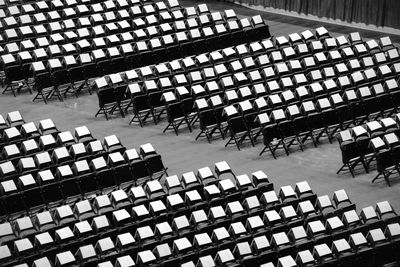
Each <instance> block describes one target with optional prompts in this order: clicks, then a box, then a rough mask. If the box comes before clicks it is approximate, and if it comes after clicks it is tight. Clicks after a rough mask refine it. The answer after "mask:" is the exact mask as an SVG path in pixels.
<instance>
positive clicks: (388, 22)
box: [239, 0, 400, 29]
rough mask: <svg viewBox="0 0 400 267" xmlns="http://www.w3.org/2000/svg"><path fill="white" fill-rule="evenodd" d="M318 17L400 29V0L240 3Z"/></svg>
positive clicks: (246, 0)
mask: <svg viewBox="0 0 400 267" xmlns="http://www.w3.org/2000/svg"><path fill="white" fill-rule="evenodd" d="M239 1H240V2H241V3H246V4H250V5H262V6H264V7H273V8H279V9H284V10H287V11H294V12H297V13H303V14H307V15H313V16H318V17H325V18H332V19H340V20H342V21H346V22H359V23H365V24H373V25H376V26H381V27H383V26H386V27H392V28H397V29H400V14H399V13H400V0H239Z"/></svg>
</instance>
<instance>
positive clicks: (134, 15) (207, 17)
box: [3, 2, 236, 39]
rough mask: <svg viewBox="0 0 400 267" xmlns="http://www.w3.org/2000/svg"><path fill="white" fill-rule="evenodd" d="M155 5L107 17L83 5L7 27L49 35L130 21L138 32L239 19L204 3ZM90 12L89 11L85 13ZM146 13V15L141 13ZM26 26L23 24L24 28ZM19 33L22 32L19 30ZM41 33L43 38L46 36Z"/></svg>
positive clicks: (11, 21) (109, 13)
mask: <svg viewBox="0 0 400 267" xmlns="http://www.w3.org/2000/svg"><path fill="white" fill-rule="evenodd" d="M154 6H156V7H157V12H156V11H155V9H154V7H153V6H152V5H145V6H143V7H142V9H143V11H142V10H141V6H134V7H131V8H129V9H125V8H124V9H119V10H114V11H106V12H104V13H103V14H101V13H94V14H91V15H90V14H87V13H88V9H87V7H85V6H79V8H78V9H77V10H76V11H75V10H74V9H71V8H69V9H64V10H63V13H62V15H60V14H59V13H58V12H57V11H52V12H49V13H48V14H47V13H37V14H35V15H33V16H31V17H29V16H28V17H26V16H24V17H22V19H24V21H21V17H20V18H19V19H18V18H15V17H8V18H4V19H3V24H5V26H6V27H7V28H8V29H12V28H14V29H18V27H19V28H20V30H19V31H21V27H24V26H28V25H32V26H33V27H35V25H38V24H42V25H44V26H45V28H47V30H48V33H55V32H58V31H59V29H58V28H56V27H55V26H57V24H59V25H63V28H64V29H75V28H83V27H89V28H91V27H94V26H96V25H102V24H106V23H110V22H119V21H122V20H126V21H127V22H128V23H129V25H131V27H132V29H134V30H137V29H141V28H143V27H145V26H146V25H147V26H152V25H159V24H162V23H171V22H172V23H173V22H174V21H183V20H185V21H186V20H188V21H189V24H188V26H191V27H194V25H193V23H196V24H197V23H200V24H202V25H203V26H210V25H214V24H219V23H224V22H225V21H227V20H230V19H235V18H236V14H235V13H234V11H233V10H229V11H228V10H227V11H225V12H224V13H223V15H221V13H219V12H213V13H210V11H209V10H208V7H207V5H205V4H201V5H199V6H196V7H187V8H184V9H182V10H168V8H167V7H166V5H165V4H164V3H163V2H158V3H156V4H155V5H154ZM85 11H86V12H85ZM142 12H143V14H141V13H142ZM21 24H22V25H21ZM17 31H18V30H17ZM11 32H12V31H9V32H8V33H7V32H6V33H5V35H4V38H6V39H9V38H10V34H9V33H11ZM43 34H44V33H43V32H40V35H43Z"/></svg>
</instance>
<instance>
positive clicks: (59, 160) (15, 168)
mask: <svg viewBox="0 0 400 267" xmlns="http://www.w3.org/2000/svg"><path fill="white" fill-rule="evenodd" d="M92 140H93V139H92ZM44 142H45V141H43V142H39V144H40V146H39V147H38V146H37V144H36V143H35V140H30V141H26V142H23V143H22V145H21V148H22V153H23V154H24V155H21V154H18V153H17V152H18V147H16V146H15V147H7V149H8V151H7V150H5V151H4V153H5V154H6V153H8V152H10V151H11V152H13V151H14V152H16V153H15V154H16V155H14V158H12V159H7V160H6V161H4V162H3V163H1V164H0V174H1V175H0V176H1V179H2V180H5V179H14V180H15V181H16V180H17V178H18V176H20V175H25V174H29V173H32V174H36V173H37V172H38V171H40V170H45V169H51V170H53V171H54V170H55V169H56V168H57V167H58V166H61V165H71V166H72V165H73V164H74V163H75V161H78V160H79V161H81V160H93V159H94V158H98V157H103V156H105V157H107V156H108V154H111V153H114V152H120V153H123V152H124V151H125V150H126V148H125V147H124V146H123V145H122V144H121V143H120V141H119V139H118V137H116V136H115V135H111V136H107V137H105V139H104V145H103V144H102V142H101V141H100V140H95V139H94V141H90V140H88V142H87V144H86V145H85V144H84V143H77V144H74V142H71V143H70V144H61V145H58V144H55V145H53V147H50V146H46V145H47V143H46V144H45V145H44V144H43V143H44ZM142 148H143V149H148V150H149V153H150V151H151V154H152V155H153V156H154V158H153V161H154V164H156V165H157V164H158V161H160V162H161V156H160V155H158V154H157V153H156V152H155V150H154V148H153V147H152V146H151V144H147V145H146V146H145V145H143V146H142ZM143 149H142V150H143ZM135 159H138V158H135ZM99 160H101V159H99ZM82 164H84V163H82ZM161 167H162V168H161ZM161 167H158V166H157V167H154V169H156V168H161V169H164V167H163V165H162V162H161Z"/></svg>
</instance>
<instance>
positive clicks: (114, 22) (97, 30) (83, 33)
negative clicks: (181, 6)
mask: <svg viewBox="0 0 400 267" xmlns="http://www.w3.org/2000/svg"><path fill="white" fill-rule="evenodd" d="M193 8H194V7H193ZM229 13H230V17H229V21H238V22H239V20H238V19H237V17H236V14H235V13H234V12H233V10H226V11H225V13H224V14H229ZM118 14H119V13H118ZM161 14H162V15H163V18H162V19H158V18H157V17H156V16H155V15H149V16H146V17H144V18H143V19H142V18H136V19H134V20H131V19H129V17H128V18H126V16H124V17H121V18H119V17H117V16H116V15H115V14H114V13H113V12H108V13H105V15H104V16H105V17H106V18H108V19H105V20H103V17H102V16H101V15H100V14H96V15H92V16H91V17H80V18H79V20H78V21H76V22H75V21H74V20H72V19H67V20H64V21H62V22H50V23H48V24H46V23H41V24H40V25H36V26H32V27H31V26H22V27H18V28H14V29H7V30H5V32H4V38H5V40H7V41H8V43H7V44H6V45H5V46H4V52H3V53H7V52H8V53H15V52H18V51H19V50H20V51H22V49H32V48H33V47H32V44H33V43H34V42H35V41H36V42H35V43H36V44H35V46H36V48H39V47H44V46H45V44H46V40H47V43H49V42H52V43H58V44H62V43H66V42H74V41H79V40H82V39H84V38H86V39H91V38H96V37H102V36H105V35H106V34H111V33H115V34H117V33H118V34H122V33H124V32H128V31H133V32H134V33H136V32H137V33H136V34H135V36H137V38H141V39H143V37H144V36H143V35H144V34H143V33H142V32H141V31H139V30H143V29H145V28H146V27H150V26H153V27H156V29H157V32H162V33H164V34H165V33H170V32H171V31H175V32H179V31H183V30H188V29H192V28H203V27H206V26H208V27H210V26H211V27H214V26H216V24H225V25H227V24H228V22H229V21H225V20H224V18H223V17H222V16H221V14H220V13H219V12H215V13H211V15H210V16H208V15H207V14H204V15H201V16H199V17H197V16H195V17H192V18H184V17H183V15H182V17H183V18H182V19H180V20H174V19H173V18H172V16H171V15H170V14H169V13H168V12H163V13H161ZM226 16H229V15H226ZM218 18H219V19H218ZM61 33H63V34H62V35H61ZM39 37H41V39H39V40H35V38H39ZM27 42H30V43H27Z"/></svg>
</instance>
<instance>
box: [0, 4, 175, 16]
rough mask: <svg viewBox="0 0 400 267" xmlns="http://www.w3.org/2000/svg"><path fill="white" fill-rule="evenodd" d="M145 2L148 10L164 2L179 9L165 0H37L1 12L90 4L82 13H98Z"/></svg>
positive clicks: (33, 11) (32, 11)
mask: <svg viewBox="0 0 400 267" xmlns="http://www.w3.org/2000/svg"><path fill="white" fill-rule="evenodd" d="M146 4H149V5H153V4H154V7H152V9H151V10H150V11H152V12H155V10H158V7H160V8H162V9H163V8H166V4H167V5H168V8H169V9H180V8H181V6H180V5H179V2H178V1H167V2H166V3H162V2H159V3H158V4H155V3H154V2H153V1H136V0H135V1H126V0H117V1H112V0H108V1H97V2H92V1H87V0H85V1H74V0H68V1H59V0H54V1H38V2H32V3H26V4H22V5H10V6H8V8H7V9H2V11H3V12H4V13H3V14H4V15H6V16H8V17H11V16H13V17H16V16H21V15H25V14H28V15H34V14H36V13H39V12H51V11H62V10H65V9H68V8H70V9H75V8H78V7H82V6H83V5H85V6H90V8H89V9H88V8H86V9H84V14H85V13H87V12H89V13H100V12H107V11H110V10H118V9H122V8H129V7H131V6H144V5H146Z"/></svg>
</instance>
